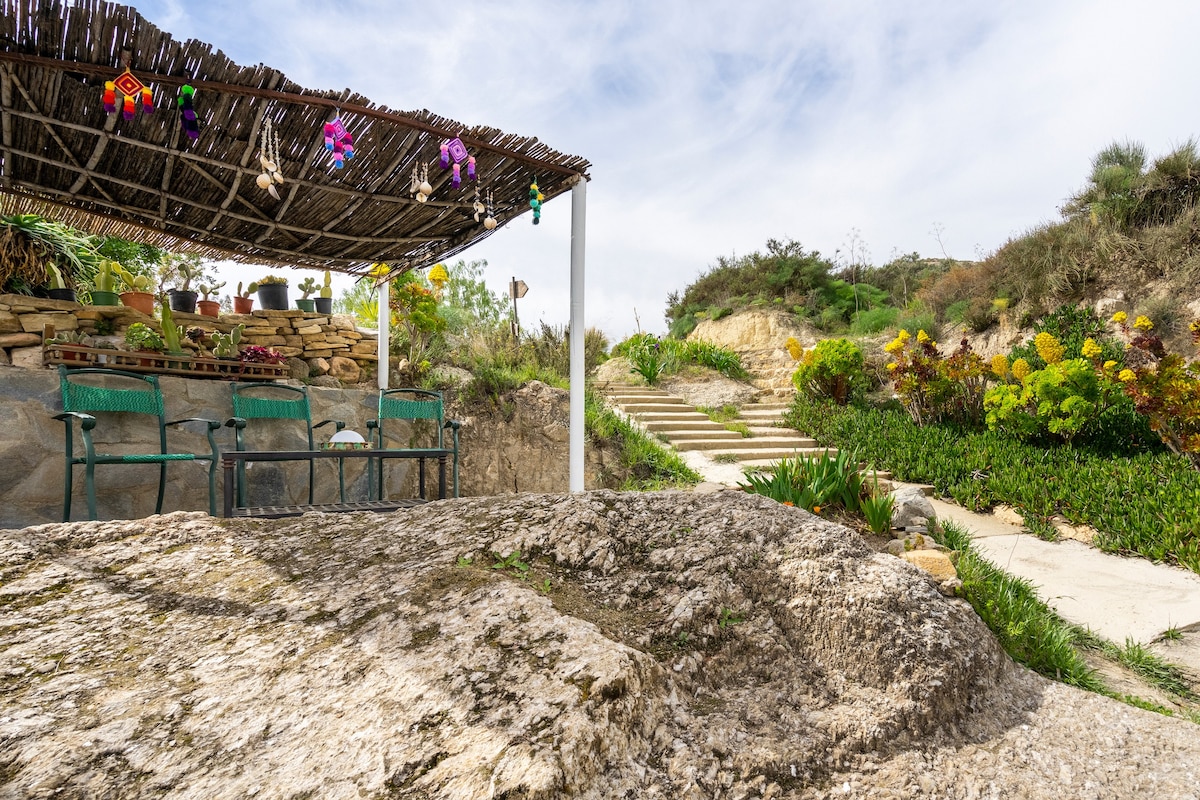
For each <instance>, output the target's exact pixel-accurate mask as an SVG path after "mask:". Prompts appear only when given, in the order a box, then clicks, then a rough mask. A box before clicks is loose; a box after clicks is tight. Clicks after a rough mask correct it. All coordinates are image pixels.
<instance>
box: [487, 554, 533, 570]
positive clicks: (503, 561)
mask: <svg viewBox="0 0 1200 800" xmlns="http://www.w3.org/2000/svg"><path fill="white" fill-rule="evenodd" d="M492 558H494V559H495V562H496V563H494V564H492V569H500V570H508V569H511V570H514V571H516V572H517V573H519V574H521V575H524V574H525V573H527V572H529V564H527V563H525V562H524V561H522V560H521V551H520V550H514V551H512V552H511V553H509V554H508V555H506V556H502V555H500V554H499V553H492Z"/></svg>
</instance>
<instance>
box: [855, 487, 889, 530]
mask: <svg viewBox="0 0 1200 800" xmlns="http://www.w3.org/2000/svg"><path fill="white" fill-rule="evenodd" d="M894 506H895V499H894V498H893V497H892V495H891V494H890V493H888V492H882V493H881V492H880V491H879V481H878V480H875V482H874V484H873V485H872V487H871V492H870V493H869V494H868V495H867V496H866V497H864V498H862V500H861V501H860V502H859V508H860V510H861V511H862V515H863V518H864V519H866V521H867V525H869V526H871V531H872V532H873V533H875V534H877V535H879V536H882V535H884V534H885V533H887V532H888V531H890V530H891V529H892V511H893V510H894Z"/></svg>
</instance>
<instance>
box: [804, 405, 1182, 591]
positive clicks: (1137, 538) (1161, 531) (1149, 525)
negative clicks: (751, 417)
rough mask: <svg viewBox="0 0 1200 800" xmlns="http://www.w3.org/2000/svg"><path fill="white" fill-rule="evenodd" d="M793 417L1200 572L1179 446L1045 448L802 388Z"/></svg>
mask: <svg viewBox="0 0 1200 800" xmlns="http://www.w3.org/2000/svg"><path fill="white" fill-rule="evenodd" d="M786 421H787V424H789V425H790V426H792V427H794V428H796V429H798V430H801V431H804V432H805V433H806V434H807V435H809V436H812V437H813V438H815V439H817V441H819V442H821V443H822V444H826V445H830V446H834V447H838V448H847V449H849V448H856V449H857V450H858V452H859V454H860V457H861V458H863V459H864V460H867V461H870V462H872V463H874V464H876V465H878V466H879V467H881V468H883V469H889V470H891V472H892V474H893V475H895V477H896V478H897V479H898V480H901V481H908V482H914V483H928V484H932V485H933V486H934V487H936V489H937V491H938V492H939V493H940V494H942V495H946V496H949V497H951V498H953V499H954V500H955V501H956V502H957V503H959V504H960V505H962V506H964V507H966V508H969V509H971V510H973V511H986V510H988V509H990V508H991V507H993V506H995V505H997V504H1002V503H1003V504H1008V505H1012V506H1014V507H1015V508H1017V509H1018V510H1019V511H1020V512H1021V514H1022V515H1023V516H1024V517H1025V521H1026V523H1027V524H1028V525H1029V526H1030V528H1031V530H1034V531H1035V532H1038V533H1048V534H1052V531H1053V529H1052V528H1051V527H1050V524H1049V519H1050V517H1052V516H1054V515H1055V514H1060V515H1062V516H1063V517H1064V518H1066V519H1067V520H1068V521H1069V522H1071V523H1073V524H1077V525H1078V524H1086V525H1090V526H1092V527H1093V528H1095V529H1096V530H1097V531H1099V536H1097V538H1096V540H1095V545H1096V546H1097V547H1099V548H1100V549H1102V550H1105V551H1107V552H1115V553H1136V554H1138V555H1141V556H1144V557H1146V558H1149V559H1151V560H1154V561H1165V562H1168V563H1177V564H1180V565H1182V566H1184V567H1187V568H1188V569H1190V570H1192V571H1194V572H1200V472H1197V471H1196V470H1194V469H1192V467H1191V465H1190V464H1189V462H1188V461H1187V459H1185V458H1182V457H1180V456H1177V455H1174V454H1172V453H1162V452H1158V453H1135V454H1132V455H1114V454H1111V453H1105V452H1097V451H1094V450H1091V449H1086V448H1082V447H1071V446H1061V447H1054V448H1046V447H1041V446H1037V445H1033V444H1028V443H1024V442H1020V441H1017V440H1014V439H1010V438H1007V437H1005V436H1003V435H1001V434H998V433H995V432H991V431H978V432H973V431H964V430H962V429H959V428H955V427H951V426H946V425H928V426H926V427H923V428H922V427H918V426H917V425H916V424H915V423H913V422H912V420H911V419H910V418H909V417H908V416H907V415H906V414H905V413H904V412H903V411H901V410H899V409H892V408H857V407H851V406H835V405H833V404H828V403H818V402H814V401H811V400H807V399H805V398H803V397H800V396H797V398H796V400H795V401H794V403H793V405H792V407H791V409H789V411H788V414H787V417H786Z"/></svg>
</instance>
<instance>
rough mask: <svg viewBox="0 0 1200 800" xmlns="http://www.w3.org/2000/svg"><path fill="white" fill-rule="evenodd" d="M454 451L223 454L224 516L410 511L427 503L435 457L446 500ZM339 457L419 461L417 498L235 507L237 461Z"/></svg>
mask: <svg viewBox="0 0 1200 800" xmlns="http://www.w3.org/2000/svg"><path fill="white" fill-rule="evenodd" d="M453 452H454V451H453V450H446V449H443V448H437V447H431V448H423V449H400V450H387V449H380V450H377V449H371V448H367V449H362V450H232V451H227V452H224V453H222V454H221V468H222V469H223V470H224V471H225V498H224V500H225V502H224V509H223V512H222V516H225V517H263V518H278V517H296V516H299V515H301V514H305V513H307V512H309V511H395V510H396V509H398V508H411V507H412V506H415V505H420V504H421V503H426V502H428V499H427V498H426V497H425V461H426V459H430V458H436V459H437V462H438V499H439V500H445V499H446V459H447V457H448V456H450V455H451V454H453ZM326 458H336V459H346V458H377V459H380V464H379V466H380V469H381V470H382V469H383V460H384V459H389V458H415V459H419V461H420V467H419V473H418V474H419V486H418V495H419V496H418V497H416V498H406V499H403V500H384V499H383V498H379V499H378V500H365V501H361V502H349V503H347V502H344V501H343V502H339V503H314V504H312V505H285V506H252V507H246V506H236V505H235V503H234V500H235V498H236V497H237V490H236V486H235V481H234V472H235V469H234V468H235V467H236V466H237V462H239V461H241V462H248V461H316V460H319V459H326Z"/></svg>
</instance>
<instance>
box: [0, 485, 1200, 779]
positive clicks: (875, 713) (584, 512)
mask: <svg viewBox="0 0 1200 800" xmlns="http://www.w3.org/2000/svg"><path fill="white" fill-rule="evenodd" d="M517 553H519V554H520V555H519V556H518V555H516V554H517ZM0 587H2V588H0V615H2V616H0V681H3V688H4V691H3V693H2V695H0V698H2V699H0V797H4V798H18V797H20V798H24V797H30V798H50V797H55V798H84V797H123V798H135V797H156V798H159V797H165V798H205V800H211V799H212V798H225V797H231V798H232V797H238V798H241V797H251V796H253V797H256V798H297V797H321V798H351V797H355V798H357V797H379V798H382V797H398V798H441V799H443V800H444V799H448V798H464V799H465V798H470V799H471V800H475V798H487V797H495V798H502V797H507V798H552V797H572V798H618V797H622V798H635V797H636V798H655V797H657V798H702V797H722V798H751V797H756V798H758V797H761V798H768V797H770V798H782V797H824V796H840V797H846V796H858V797H865V796H871V797H912V796H937V797H968V796H970V797H975V796H978V797H1017V796H1020V797H1063V796H1088V797H1133V796H1158V797H1185V796H1190V795H1191V794H1192V793H1194V792H1195V786H1196V774H1195V772H1196V765H1197V764H1200V737H1198V736H1197V734H1196V730H1197V729H1196V728H1195V727H1194V726H1192V725H1190V724H1188V723H1185V722H1180V721H1176V720H1168V719H1165V718H1162V717H1158V716H1156V715H1151V714H1149V713H1147V712H1142V711H1139V710H1137V709H1132V708H1130V707H1128V706H1123V705H1120V704H1117V703H1114V702H1111V701H1108V700H1106V699H1103V698H1097V697H1092V696H1087V695H1084V694H1083V693H1080V692H1077V691H1075V690H1071V689H1067V688H1065V687H1061V686H1052V685H1050V684H1048V683H1047V682H1045V681H1043V680H1041V679H1040V678H1037V677H1036V676H1033V675H1031V674H1030V673H1027V672H1025V671H1024V670H1022V669H1020V668H1018V667H1016V666H1015V665H1013V664H1012V663H1011V662H1010V661H1009V660H1008V659H1007V657H1006V656H1004V654H1003V653H1002V652H1001V651H1000V649H999V647H998V646H997V644H996V642H995V640H994V639H993V638H992V636H991V635H990V634H989V632H988V631H987V629H986V628H985V627H984V626H983V624H982V623H981V622H980V621H979V619H978V618H977V617H976V615H975V614H974V613H973V611H972V610H971V609H970V607H969V606H967V605H966V604H965V603H964V602H963V601H961V600H955V599H951V598H945V597H942V596H941V595H940V594H938V592H937V590H936V588H935V587H934V585H933V584H932V582H931V581H930V580H929V579H928V578H927V577H925V576H924V575H923V574H922V573H920V572H919V571H918V570H916V569H915V568H913V567H911V566H909V565H907V564H905V563H903V562H902V561H900V560H899V559H896V558H893V557H891V556H887V555H881V554H876V553H874V552H872V551H871V550H869V549H868V548H867V547H866V546H865V545H864V544H863V543H862V541H861V540H860V539H859V538H858V537H856V536H855V535H854V534H852V533H850V532H849V531H847V530H845V529H843V528H840V527H838V526H836V525H832V524H830V523H827V522H825V521H823V520H820V519H818V518H816V517H813V516H811V515H809V514H807V513H805V512H802V511H798V510H795V509H791V508H787V507H785V506H782V505H780V504H778V503H774V502H771V501H769V500H766V499H764V498H761V497H757V496H747V495H742V494H740V493H735V492H723V493H718V494H712V495H702V494H691V493H683V492H666V493H657V494H618V493H613V492H594V493H581V494H575V495H531V494H524V495H515V496H507V497H495V498H480V499H463V500H459V501H445V502H440V503H432V504H429V505H426V506H424V507H420V508H416V509H413V510H408V511H401V512H396V513H394V514H389V515H367V514H347V515H310V516H307V517H303V518H298V519H294V520H285V521H277V522H258V521H244V520H240V521H227V522H222V521H217V520H213V519H211V518H208V517H206V516H203V515H199V514H189V513H176V514H172V515H167V516H162V517H155V518H150V519H143V520H137V521H124V522H99V523H75V524H71V525H46V526H41V527H36V528H27V529H24V530H20V531H0ZM1049 706H1053V707H1054V708H1053V709H1050V708H1048V707H1049Z"/></svg>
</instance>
